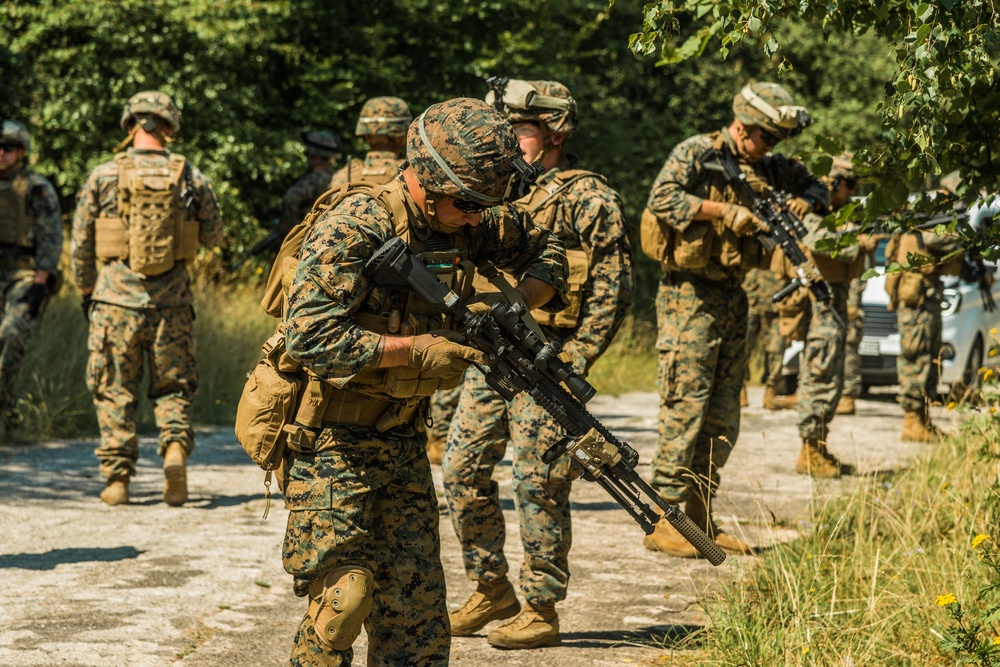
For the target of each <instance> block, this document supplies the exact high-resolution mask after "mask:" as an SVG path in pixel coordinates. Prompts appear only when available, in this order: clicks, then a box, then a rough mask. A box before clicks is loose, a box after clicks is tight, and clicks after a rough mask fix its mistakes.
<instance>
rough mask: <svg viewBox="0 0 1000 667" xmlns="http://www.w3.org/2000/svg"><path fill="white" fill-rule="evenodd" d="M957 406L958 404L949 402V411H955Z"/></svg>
mask: <svg viewBox="0 0 1000 667" xmlns="http://www.w3.org/2000/svg"><path fill="white" fill-rule="evenodd" d="M956 405H958V403H956V402H955V401H949V402H948V409H949V410H954V409H955V406H956Z"/></svg>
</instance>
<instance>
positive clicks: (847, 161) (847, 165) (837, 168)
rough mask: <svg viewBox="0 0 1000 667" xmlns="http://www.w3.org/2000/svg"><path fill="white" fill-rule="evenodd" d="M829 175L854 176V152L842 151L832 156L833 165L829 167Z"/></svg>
mask: <svg viewBox="0 0 1000 667" xmlns="http://www.w3.org/2000/svg"><path fill="white" fill-rule="evenodd" d="M829 177H830V178H831V179H833V178H853V177H854V153H852V152H850V151H844V152H843V153H841V154H840V155H837V156H835V157H834V158H833V166H831V167H830V173H829Z"/></svg>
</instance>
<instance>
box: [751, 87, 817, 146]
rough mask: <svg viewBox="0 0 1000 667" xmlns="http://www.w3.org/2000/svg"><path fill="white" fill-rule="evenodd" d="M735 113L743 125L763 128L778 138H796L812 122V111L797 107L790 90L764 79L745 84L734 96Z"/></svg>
mask: <svg viewBox="0 0 1000 667" xmlns="http://www.w3.org/2000/svg"><path fill="white" fill-rule="evenodd" d="M733 114H734V115H735V116H736V118H738V119H739V120H740V121H741V122H742V123H743V124H744V125H755V126H758V127H761V128H763V129H765V130H767V131H768V132H770V133H771V134H773V135H774V136H776V137H777V138H778V139H786V138H788V137H794V136H795V135H796V134H798V133H799V132H801V131H802V130H804V129H806V128H807V127H809V126H810V125H812V118H810V116H809V112H808V111H806V108H805V107H800V106H795V103H794V101H793V100H792V96H791V95H790V94H789V93H788V91H787V90H785V89H784V88H782V87H781V86H779V85H778V84H776V83H767V82H763V81H762V82H758V83H751V84H749V85H746V86H743V89H742V90H741V91H740V92H739V93H737V94H736V97H734V98H733Z"/></svg>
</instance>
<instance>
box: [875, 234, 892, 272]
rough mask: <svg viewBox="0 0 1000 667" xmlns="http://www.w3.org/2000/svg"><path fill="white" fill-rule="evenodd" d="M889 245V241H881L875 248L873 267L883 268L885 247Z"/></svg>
mask: <svg viewBox="0 0 1000 667" xmlns="http://www.w3.org/2000/svg"><path fill="white" fill-rule="evenodd" d="M887 245H889V239H882V240H880V241H879V242H878V245H877V246H875V266H885V247H886V246H887Z"/></svg>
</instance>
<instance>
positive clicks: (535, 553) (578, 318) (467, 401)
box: [442, 80, 633, 649]
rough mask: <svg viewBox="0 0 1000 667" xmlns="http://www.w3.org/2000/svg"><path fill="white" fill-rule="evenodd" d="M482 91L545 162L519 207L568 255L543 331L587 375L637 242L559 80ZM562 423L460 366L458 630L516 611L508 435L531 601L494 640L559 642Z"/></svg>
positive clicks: (451, 466) (454, 455) (604, 339)
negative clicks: (461, 583)
mask: <svg viewBox="0 0 1000 667" xmlns="http://www.w3.org/2000/svg"><path fill="white" fill-rule="evenodd" d="M487 101H488V102H491V103H494V104H496V105H497V107H498V108H500V109H503V110H504V113H505V115H506V117H507V119H508V120H509V121H510V122H511V123H512V124H513V126H514V131H515V132H516V133H517V137H518V140H519V142H520V145H521V152H522V154H523V155H524V159H525V160H526V161H528V162H534V161H536V160H541V163H542V166H543V167H545V172H544V173H543V174H542V175H541V176H540V177H539V179H538V181H537V182H536V183H535V185H534V186H533V187H532V190H531V194H530V195H529V196H528V197H526V198H524V199H522V200H519V201H518V202H517V206H518V207H519V208H521V209H522V210H525V211H527V212H528V213H530V214H531V216H532V218H533V220H534V221H535V223H536V224H538V225H539V226H542V227H545V228H547V229H551V230H552V231H553V233H555V235H556V236H557V237H558V238H559V239H560V240H561V241H562V242H563V244H564V245H565V247H566V252H567V255H568V258H569V265H570V295H569V301H570V305H569V307H568V308H567V309H566V310H564V311H562V312H560V313H545V312H540V311H536V312H535V313H533V315H534V317H535V319H536V320H537V321H538V323H539V324H540V325H541V328H542V331H543V333H544V334H545V336H546V338H548V339H549V340H554V341H557V342H559V343H561V345H562V349H563V353H562V354H563V355H564V359H566V360H567V361H570V362H571V363H572V364H573V366H574V370H575V371H576V372H577V373H579V374H581V375H585V374H586V371H587V369H588V368H590V367H592V365H593V364H594V362H595V361H596V360H597V359H598V357H600V355H601V354H602V353H603V352H604V350H606V349H607V347H608V345H609V344H610V343H611V340H612V338H613V337H614V335H615V332H617V330H618V329H619V327H620V326H621V323H622V321H623V319H624V317H625V315H626V314H627V312H628V310H629V308H630V307H631V305H632V289H633V274H632V253H631V248H630V245H629V240H628V233H627V226H626V222H625V218H624V215H623V212H622V206H621V201H620V200H619V198H618V194H617V193H616V192H615V191H614V190H612V189H611V188H610V187H608V185H607V181H606V180H605V179H604V178H603V177H602V176H600V175H598V174H595V173H593V172H589V171H584V170H582V169H580V168H579V167H578V166H577V161H576V158H575V157H573V156H570V155H568V154H567V153H566V144H565V142H566V140H567V138H568V137H569V135H570V134H572V133H573V132H574V131H575V130H576V129H577V116H576V103H575V101H574V100H573V98H572V96H571V95H570V92H569V90H568V89H567V88H566V87H565V86H564V85H562V84H560V83H557V82H554V81H519V80H511V81H509V82H508V83H507V84H506V88H505V89H504V90H502V91H494V92H491V93H490V94H489V95H488V96H487ZM563 436H565V432H564V431H563V429H562V428H561V427H560V426H559V424H558V423H557V422H556V420H555V419H554V418H553V417H552V416H551V415H549V414H548V413H547V412H546V411H545V410H544V409H543V408H542V407H541V406H539V405H538V404H537V403H536V402H535V401H534V399H532V398H530V397H529V396H527V394H522V395H520V396H518V397H516V398H515V399H514V400H513V401H511V403H510V404H507V403H506V402H505V401H504V399H503V398H502V397H501V396H500V395H499V394H497V393H496V392H495V391H494V390H493V389H491V388H490V387H489V386H488V385H487V384H486V381H485V379H484V377H483V374H482V373H480V372H479V371H478V370H476V369H469V371H468V372H467V373H466V378H465V384H464V386H463V388H462V395H461V397H460V398H459V402H458V409H457V411H456V413H455V417H454V419H453V420H452V423H451V430H450V431H449V433H448V444H447V446H446V448H445V457H444V462H443V463H442V473H443V477H444V487H445V497H446V498H447V501H448V508H449V510H450V513H451V519H452V525H453V526H454V527H455V532H456V533H457V534H458V539H459V542H460V544H461V546H462V554H463V560H464V564H465V572H466V575H467V576H468V577H469V579H470V580H472V581H475V582H476V584H477V586H476V590H475V591H474V592H473V593H472V595H471V597H470V598H469V600H468V601H467V602H466V603H465V605H463V606H462V608H461V609H459V610H458V611H455V612H453V613H452V614H451V631H452V635H454V636H466V635H471V634H474V633H475V632H477V631H478V630H479V629H481V628H482V627H483V626H485V625H486V624H487V623H489V622H490V621H493V620H497V619H505V618H510V617H511V616H515V615H516V614H518V611H519V609H520V604H519V602H518V599H517V595H516V593H515V590H514V588H513V586H511V584H510V582H509V581H508V579H507V572H508V565H507V560H506V558H505V557H504V553H503V546H504V537H505V530H504V519H503V512H502V511H501V508H500V499H499V496H498V493H497V485H496V483H495V482H493V481H492V476H493V470H494V468H495V467H496V465H497V463H499V462H500V460H501V459H502V458H503V456H504V452H505V450H506V448H507V441H508V439H509V440H510V441H511V443H512V444H513V447H514V454H513V462H514V463H513V466H514V468H513V474H514V498H515V505H516V506H517V510H518V516H519V519H520V535H521V543H522V545H523V547H524V552H525V559H524V565H523V566H522V568H521V577H520V584H521V585H520V588H521V593H522V594H523V596H524V598H525V600H526V601H527V606H526V607H525V608H524V610H523V611H521V613H520V614H519V615H517V617H516V618H514V619H513V620H512V621H510V622H509V623H507V624H505V625H502V626H500V627H498V628H496V629H494V630H493V631H491V632H490V633H489V635H488V637H487V641H488V642H489V643H490V644H491V645H492V646H496V647H498V648H508V649H527V648H536V647H539V646H554V645H557V644H558V643H559V641H560V635H559V617H558V615H557V613H556V610H555V605H556V603H557V602H559V601H561V600H564V599H565V598H566V588H567V583H568V581H569V575H570V572H569V564H568V555H569V549H570V543H571V527H570V511H569V494H570V487H571V481H572V474H571V470H570V464H571V463H572V462H571V460H570V459H569V457H562V458H560V459H558V460H557V461H555V462H553V463H551V464H546V463H544V462H543V461H542V460H541V455H542V453H543V452H544V451H545V450H546V449H547V448H548V447H549V446H551V445H552V444H555V442H557V441H558V440H559V439H560V438H562V437H563Z"/></svg>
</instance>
